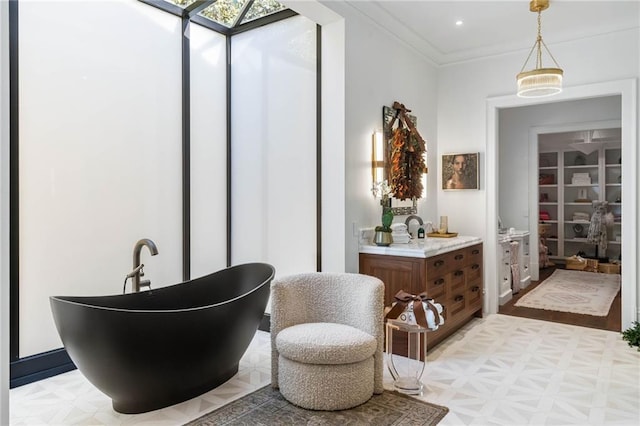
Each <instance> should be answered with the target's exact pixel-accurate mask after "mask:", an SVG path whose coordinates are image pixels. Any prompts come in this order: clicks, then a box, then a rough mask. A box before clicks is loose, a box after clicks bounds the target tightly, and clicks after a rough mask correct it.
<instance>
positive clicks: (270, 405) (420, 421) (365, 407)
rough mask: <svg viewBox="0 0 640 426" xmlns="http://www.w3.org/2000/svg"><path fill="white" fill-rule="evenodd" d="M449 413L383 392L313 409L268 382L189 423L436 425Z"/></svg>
mask: <svg viewBox="0 0 640 426" xmlns="http://www.w3.org/2000/svg"><path fill="white" fill-rule="evenodd" d="M448 412H449V409H448V408H447V407H442V406H440V405H435V404H430V403H428V402H424V401H420V400H418V399H415V398H412V397H409V396H406V395H403V394H401V393H398V392H393V391H384V393H382V394H381V395H374V396H373V397H372V398H371V399H370V400H369V401H367V402H365V403H364V404H362V405H359V406H357V407H355V408H352V409H350V410H341V411H313V410H305V409H303V408H300V407H297V406H295V405H293V404H291V403H289V402H288V401H287V400H286V399H284V398H283V397H282V395H281V394H280V392H279V391H277V390H274V389H273V388H271V385H267V386H265V387H263V388H261V389H259V390H257V391H255V392H253V393H250V394H248V395H246V396H244V397H242V398H240V399H238V400H236V401H233V402H231V403H229V404H227V405H225V406H223V407H221V408H219V409H217V410H215V411H212V412H211V413H209V414H205V415H204V416H202V417H200V418H199V419H196V420H194V421H192V422H189V423H187V425H186V426H213V425H216V426H221V425H234V426H237V425H247V426H249V425H250V426H254V425H265V426H273V425H376V426H390V425H397V426H400V425H403V426H409V425H412V426H413V425H416V426H417V425H436V424H438V422H440V420H442V419H443V418H444V416H445V415H446V414H447V413H448Z"/></svg>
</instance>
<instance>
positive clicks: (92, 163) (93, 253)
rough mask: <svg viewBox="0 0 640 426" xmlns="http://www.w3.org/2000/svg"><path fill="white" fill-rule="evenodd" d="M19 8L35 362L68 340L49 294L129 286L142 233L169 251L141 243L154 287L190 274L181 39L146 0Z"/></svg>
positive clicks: (25, 283)
mask: <svg viewBox="0 0 640 426" xmlns="http://www.w3.org/2000/svg"><path fill="white" fill-rule="evenodd" d="M19 16H20V22H19V29H20V34H19V41H20V46H19V49H20V64H19V65H20V80H19V81H20V111H19V112H20V115H19V117H20V128H19V130H20V141H19V144H20V152H19V155H20V163H19V167H20V180H19V184H20V202H19V209H20V252H19V263H20V266H19V274H20V306H19V308H20V322H19V325H20V340H19V342H20V345H19V346H20V356H21V357H24V356H27V355H32V354H36V353H40V352H44V351H48V350H51V349H55V348H59V347H61V346H62V345H61V342H60V340H59V338H58V335H57V332H56V331H55V327H54V324H53V320H52V316H51V310H50V307H49V296H52V295H78V296H80V295H101V294H117V293H119V292H121V291H122V287H123V281H124V278H125V275H126V274H127V273H128V272H129V271H130V270H131V269H132V250H133V246H134V244H135V242H136V241H137V240H138V239H140V238H145V237H146V238H151V239H152V240H153V241H155V243H156V244H157V246H158V250H159V254H158V255H157V256H154V257H151V256H149V255H148V253H146V252H143V262H144V264H145V273H146V278H148V279H151V282H152V285H153V286H154V287H160V286H165V285H168V284H175V283H177V282H179V281H181V278H182V260H181V259H182V254H181V253H182V234H181V232H182V231H181V223H182V213H181V205H182V192H181V150H182V148H181V112H180V111H181V83H180V72H181V71H180V64H181V62H180V58H181V36H180V20H179V18H177V17H175V16H172V15H170V14H168V13H165V12H163V11H161V10H158V9H155V8H153V7H150V6H148V5H145V4H143V3H139V2H135V1H130V2H122V1H118V2H112V1H109V2H68V1H48V2H20V15H19ZM116 28H117V31H114V29H116Z"/></svg>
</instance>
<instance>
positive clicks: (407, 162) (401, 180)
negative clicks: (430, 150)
mask: <svg viewBox="0 0 640 426" xmlns="http://www.w3.org/2000/svg"><path fill="white" fill-rule="evenodd" d="M410 112H411V110H410V109H407V108H406V107H405V106H404V105H403V104H401V103H400V102H397V101H396V102H394V103H393V107H392V108H389V107H386V106H385V107H383V119H384V135H385V141H386V144H387V145H386V148H387V159H388V170H387V173H388V176H389V185H390V186H391V192H392V193H393V197H394V198H396V199H399V200H406V199H414V198H420V197H421V196H422V189H423V188H422V174H423V173H426V167H425V153H426V150H427V149H426V142H425V140H424V139H423V138H422V136H420V133H418V129H416V122H417V119H416V117H415V116H412V115H410V114H409V113H410Z"/></svg>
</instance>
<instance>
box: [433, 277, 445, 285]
mask: <svg viewBox="0 0 640 426" xmlns="http://www.w3.org/2000/svg"><path fill="white" fill-rule="evenodd" d="M442 284H444V278H440V279H438V280H435V281H434V282H433V285H442Z"/></svg>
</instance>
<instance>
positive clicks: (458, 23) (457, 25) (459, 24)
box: [456, 19, 464, 27]
mask: <svg viewBox="0 0 640 426" xmlns="http://www.w3.org/2000/svg"><path fill="white" fill-rule="evenodd" d="M463 24H464V21H463V20H462V19H458V20H457V21H456V27H461V26H462V25H463Z"/></svg>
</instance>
